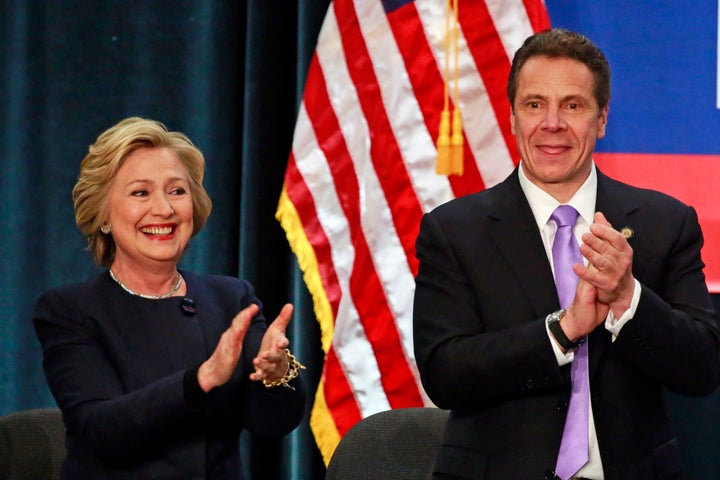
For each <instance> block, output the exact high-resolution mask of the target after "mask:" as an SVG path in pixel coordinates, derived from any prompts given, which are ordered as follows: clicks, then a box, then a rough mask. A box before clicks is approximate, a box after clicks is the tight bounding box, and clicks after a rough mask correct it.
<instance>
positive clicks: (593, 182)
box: [518, 162, 597, 230]
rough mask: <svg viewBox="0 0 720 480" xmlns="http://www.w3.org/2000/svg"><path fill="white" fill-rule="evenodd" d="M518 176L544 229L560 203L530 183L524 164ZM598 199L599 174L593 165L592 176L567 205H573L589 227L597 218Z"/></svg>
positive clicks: (539, 223) (539, 226)
mask: <svg viewBox="0 0 720 480" xmlns="http://www.w3.org/2000/svg"><path fill="white" fill-rule="evenodd" d="M518 176H519V179H520V188H522V191H523V193H524V194H525V197H526V198H527V201H528V203H529V204H530V209H531V210H532V212H533V216H534V217H535V221H536V222H537V224H538V228H539V229H541V230H542V229H543V227H545V225H546V224H547V222H548V220H549V219H550V215H552V213H553V212H554V211H555V209H556V208H557V207H558V206H559V205H560V202H558V201H557V200H555V199H554V198H553V197H552V196H551V195H550V194H549V193H547V192H546V191H544V190H543V189H542V188H540V187H538V186H537V185H535V184H534V183H532V182H531V181H530V179H528V178H527V176H525V172H523V169H522V164H521V165H520V166H519V167H518ZM596 198H597V172H596V170H595V163H594V162H593V163H592V167H591V169H590V175H588V178H587V179H586V180H585V182H584V183H583V184H582V185H581V186H580V188H579V189H578V191H577V192H575V195H573V197H572V198H571V199H570V201H569V202H567V203H566V205H571V206H572V207H573V208H575V210H577V211H578V213H579V214H580V217H581V218H582V219H583V220H584V221H585V223H586V224H587V225H590V224H592V223H593V218H594V216H595V199H596Z"/></svg>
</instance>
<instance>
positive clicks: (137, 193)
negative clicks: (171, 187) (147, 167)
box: [131, 190, 148, 197]
mask: <svg viewBox="0 0 720 480" xmlns="http://www.w3.org/2000/svg"><path fill="white" fill-rule="evenodd" d="M147 194H148V193H147V190H134V191H133V192H132V193H131V195H132V196H133V197H146V196H147Z"/></svg>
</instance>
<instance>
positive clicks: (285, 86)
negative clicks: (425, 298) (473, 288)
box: [0, 0, 329, 480]
mask: <svg viewBox="0 0 720 480" xmlns="http://www.w3.org/2000/svg"><path fill="white" fill-rule="evenodd" d="M328 4H329V0H305V1H297V2H292V1H286V0H276V1H268V0H249V1H246V2H243V1H239V2H236V1H207V0H205V1H189V0H188V1H182V0H180V1H178V0H173V1H169V0H158V1H145V2H127V1H121V0H104V1H100V2H98V1H96V0H70V1H63V2H45V1H37V0H30V1H21V0H9V1H4V2H2V3H1V4H0V100H1V101H0V166H1V167H2V175H0V209H1V210H0V242H1V243H0V304H1V305H2V306H3V310H2V319H1V320H0V414H5V413H9V412H12V411H15V410H20V409H25V408H33V407H41V406H48V405H54V402H53V400H52V397H51V396H50V394H49V391H48V389H47V387H46V385H45V380H44V377H43V375H42V370H41V364H40V361H41V352H40V349H39V346H38V344H37V341H36V339H35V336H34V333H33V330H32V325H31V323H30V317H31V312H32V308H33V306H34V303H35V300H36V299H37V297H38V296H39V294H40V293H41V292H42V291H44V290H46V289H47V288H49V287H51V286H55V285H59V284H62V283H67V282H73V281H78V280H82V279H84V278H87V277H88V276H90V275H92V274H94V273H95V272H96V271H98V269H97V268H96V267H94V266H93V264H92V259H91V257H90V255H89V254H88V253H87V251H86V250H85V246H86V244H85V240H84V238H82V236H81V235H80V233H79V232H78V230H77V229H76V227H75V222H74V213H73V208H72V201H71V197H70V191H71V189H72V187H73V185H74V183H75V180H76V178H77V172H78V167H79V163H80V160H81V159H82V158H83V156H84V155H85V153H86V151H87V147H88V145H89V144H90V143H92V142H93V140H94V139H95V137H96V136H97V135H98V134H99V133H100V132H101V131H103V130H104V129H106V128H108V127H109V126H111V125H113V124H114V123H116V122H117V121H118V120H120V119H122V118H124V117H127V116H131V115H139V116H144V117H149V118H153V119H156V120H160V121H162V122H164V123H165V124H166V125H167V126H168V127H169V128H171V129H174V130H180V131H183V132H185V133H187V134H188V135H189V136H190V137H191V138H192V139H193V140H194V141H195V142H196V144H197V145H198V146H199V148H200V149H201V150H202V151H203V152H204V154H205V156H206V161H207V173H206V188H207V190H208V192H209V194H210V196H211V197H212V199H213V202H214V208H213V213H212V215H211V217H210V220H209V221H208V223H207V225H206V226H205V228H204V230H203V232H202V233H200V234H199V235H198V236H197V237H195V238H194V239H193V240H192V242H191V245H190V248H189V250H188V251H187V253H186V255H185V257H184V259H183V262H182V266H183V268H187V269H191V270H195V271H199V272H213V273H222V274H228V275H238V276H241V277H244V278H247V279H248V280H250V281H251V282H252V283H253V284H254V285H255V286H256V289H257V291H258V295H259V296H260V298H261V299H262V300H263V302H264V303H265V306H266V311H267V313H268V316H269V317H270V318H272V317H273V316H274V315H275V314H276V313H277V312H278V311H279V309H280V307H281V306H282V304H284V303H286V302H288V301H291V302H293V303H294V304H295V305H296V314H295V316H294V322H293V323H292V324H291V326H292V328H291V332H290V336H291V341H292V342H293V345H294V347H293V348H294V350H295V351H296V353H297V354H298V357H299V358H300V359H301V360H302V361H303V362H304V363H306V365H308V367H309V369H308V371H306V372H304V375H305V376H306V378H307V379H308V382H309V383H310V385H309V389H308V390H309V391H310V392H314V389H315V386H316V384H317V380H318V378H319V374H320V369H321V367H322V350H321V348H320V343H319V331H318V326H317V322H316V321H315V318H314V315H313V311H312V307H311V304H310V300H309V296H308V294H307V292H306V290H305V287H304V284H303V283H302V279H301V275H300V274H299V273H298V270H297V264H296V261H295V258H294V256H293V255H292V254H291V252H290V250H289V247H288V244H287V241H286V240H285V237H284V233H283V231H282V229H281V228H280V226H279V224H278V223H277V222H276V221H275V219H274V211H275V206H276V204H277V201H278V198H279V194H280V189H281V187H282V180H283V174H284V169H285V165H286V163H287V158H288V154H289V152H290V146H291V143H292V133H293V127H294V123H295V116H296V112H297V107H298V104H299V101H300V98H301V94H302V87H303V82H304V78H305V73H306V71H307V66H308V64H309V62H310V58H311V56H312V52H313V49H314V47H315V39H316V38H317V33H318V31H319V29H320V25H321V23H322V19H323V17H324V14H325V11H326V10H327V6H328ZM310 401H312V399H310ZM308 412H309V408H308ZM242 443H243V450H244V455H245V459H246V460H249V461H248V462H247V465H246V469H247V472H246V473H248V477H249V478H254V479H263V480H264V479H273V478H277V479H288V478H294V479H304V478H307V479H315V478H322V476H323V473H324V466H323V464H322V460H321V457H320V455H319V453H318V452H317V448H316V447H315V442H314V439H313V437H312V434H311V432H310V429H309V427H308V425H307V421H306V422H305V423H304V424H303V425H301V427H300V428H298V429H297V430H296V431H295V432H294V433H293V434H291V435H290V436H288V437H287V438H285V439H283V440H280V441H268V440H263V439H260V438H254V437H252V436H250V435H247V436H246V437H243V442H242Z"/></svg>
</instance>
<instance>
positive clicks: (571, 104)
mask: <svg viewBox="0 0 720 480" xmlns="http://www.w3.org/2000/svg"><path fill="white" fill-rule="evenodd" d="M578 108H580V105H578V104H577V103H569V104H568V110H577V109H578Z"/></svg>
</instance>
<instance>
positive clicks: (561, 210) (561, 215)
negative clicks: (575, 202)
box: [550, 205, 579, 227]
mask: <svg viewBox="0 0 720 480" xmlns="http://www.w3.org/2000/svg"><path fill="white" fill-rule="evenodd" d="M578 215H579V214H578V211H577V210H575V209H574V208H573V207H571V206H570V205H560V206H559V207H557V208H556V209H555V211H554V212H553V213H552V215H550V218H552V219H553V220H555V223H557V225H558V227H567V226H568V225H569V226H573V225H575V221H576V220H577V217H578Z"/></svg>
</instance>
